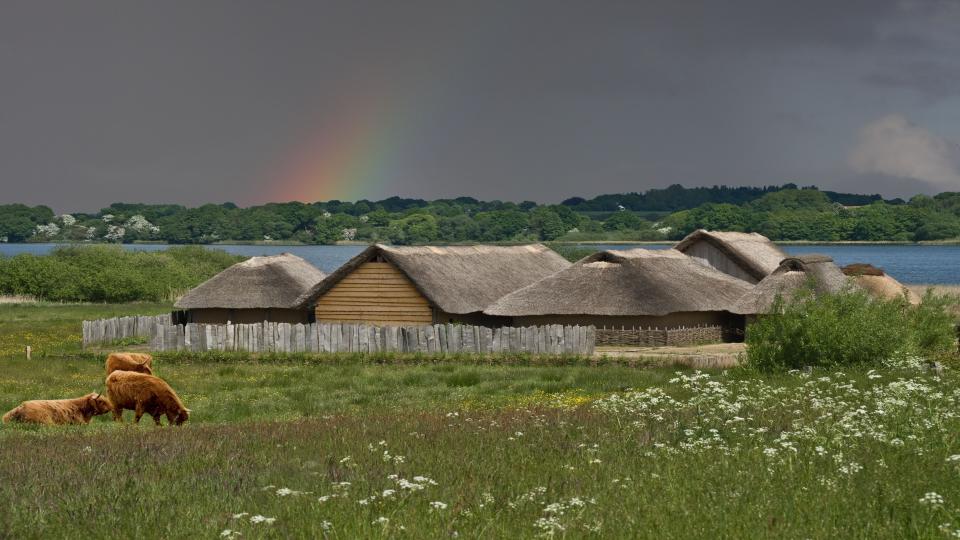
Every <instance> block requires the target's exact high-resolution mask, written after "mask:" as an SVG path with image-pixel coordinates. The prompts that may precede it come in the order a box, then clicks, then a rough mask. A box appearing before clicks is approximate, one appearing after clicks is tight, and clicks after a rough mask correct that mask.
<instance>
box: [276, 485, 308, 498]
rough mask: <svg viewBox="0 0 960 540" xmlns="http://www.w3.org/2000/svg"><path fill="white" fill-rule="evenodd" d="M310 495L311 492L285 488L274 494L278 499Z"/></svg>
mask: <svg viewBox="0 0 960 540" xmlns="http://www.w3.org/2000/svg"><path fill="white" fill-rule="evenodd" d="M310 493H311V492H309V491H296V490H293V489H290V488H285V487H284V488H280V489H278V490H277V491H276V494H277V496H278V497H290V496H293V497H296V496H299V495H309V494H310Z"/></svg>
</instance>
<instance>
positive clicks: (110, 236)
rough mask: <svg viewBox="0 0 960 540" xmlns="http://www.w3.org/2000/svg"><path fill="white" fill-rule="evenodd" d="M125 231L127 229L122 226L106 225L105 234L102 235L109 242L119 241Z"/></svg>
mask: <svg viewBox="0 0 960 540" xmlns="http://www.w3.org/2000/svg"><path fill="white" fill-rule="evenodd" d="M126 233H127V231H126V230H125V229H124V228H123V227H119V226H117V225H110V226H108V227H107V234H105V235H103V237H104V238H105V239H107V240H109V241H111V242H120V241H121V240H123V236H124V235H125V234H126Z"/></svg>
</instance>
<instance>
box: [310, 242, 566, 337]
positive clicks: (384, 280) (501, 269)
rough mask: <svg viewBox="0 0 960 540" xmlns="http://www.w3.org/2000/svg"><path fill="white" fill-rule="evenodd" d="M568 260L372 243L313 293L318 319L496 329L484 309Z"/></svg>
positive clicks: (538, 253)
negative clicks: (473, 326) (450, 323)
mask: <svg viewBox="0 0 960 540" xmlns="http://www.w3.org/2000/svg"><path fill="white" fill-rule="evenodd" d="M568 266H570V263H569V262H568V261H567V260H566V259H564V258H563V257H561V256H560V255H559V254H557V253H556V252H555V251H553V250H551V249H550V248H548V247H546V246H543V245H540V244H534V245H526V246H446V247H432V246H419V247H395V246H385V245H379V244H378V245H373V246H370V247H369V248H367V249H365V250H364V251H363V252H361V253H360V254H359V255H357V256H356V257H354V258H353V259H351V260H350V261H348V262H347V263H346V264H344V265H343V266H341V267H340V268H339V269H337V270H336V271H335V272H333V273H332V274H330V275H329V276H328V277H327V278H326V279H324V280H323V281H322V282H320V283H319V284H318V285H317V286H316V287H314V288H313V289H311V290H310V291H309V293H308V294H306V295H305V296H304V297H303V298H302V299H301V302H302V306H303V307H304V308H305V309H311V310H312V311H313V312H314V313H315V316H316V320H317V321H363V322H371V323H377V324H396V325H416V324H434V323H447V322H462V323H466V324H476V325H487V326H501V325H503V324H504V322H505V319H504V318H500V317H493V316H489V315H484V314H483V313H482V312H483V309H484V308H486V307H487V306H489V305H490V304H491V303H493V302H494V301H495V300H497V299H498V298H500V297H502V296H503V295H505V294H507V293H510V292H513V291H515V290H517V289H519V288H521V287H525V286H527V285H530V284H531V283H533V282H535V281H537V280H538V279H541V278H543V277H546V276H548V275H550V274H552V273H554V272H557V271H558V270H562V269H563V268H566V267H568Z"/></svg>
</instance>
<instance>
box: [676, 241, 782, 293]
mask: <svg viewBox="0 0 960 540" xmlns="http://www.w3.org/2000/svg"><path fill="white" fill-rule="evenodd" d="M674 249H676V250H677V251H680V252H682V253H686V254H687V255H690V256H692V257H694V258H696V259H699V260H700V261H701V262H703V263H705V264H708V265H710V266H713V267H715V268H717V269H718V270H720V271H722V272H726V273H728V274H732V275H734V276H735V277H746V276H749V277H750V278H752V279H751V281H753V282H757V281H760V280H762V279H763V278H765V277H767V276H768V275H770V273H771V272H773V271H774V270H776V269H777V266H779V264H780V261H782V260H783V259H784V258H786V257H787V254H786V253H784V252H783V250H781V249H780V248H779V247H777V245H776V244H774V243H773V242H771V241H770V239H769V238H767V237H766V236H763V235H762V234H757V233H742V232H721V231H707V230H703V229H700V230H697V231H694V232H692V233H690V234H689V235H687V237H686V238H684V239H683V240H681V241H680V242H679V243H678V244H677V245H676V246H674ZM716 252H719V253H720V254H722V255H723V256H725V258H726V259H728V260H729V262H730V263H732V264H734V265H735V266H736V267H737V268H738V269H739V270H741V271H742V273H743V274H746V276H742V275H739V274H740V272H732V271H731V270H732V269H731V268H728V267H727V265H725V264H724V261H718V260H716V258H715V257H713V256H712V255H713V254H714V253H716Z"/></svg>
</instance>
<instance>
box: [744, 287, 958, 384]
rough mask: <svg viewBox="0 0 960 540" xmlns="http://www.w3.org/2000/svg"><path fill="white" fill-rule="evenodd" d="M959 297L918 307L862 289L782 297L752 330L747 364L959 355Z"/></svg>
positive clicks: (770, 366) (785, 365) (928, 300)
mask: <svg viewBox="0 0 960 540" xmlns="http://www.w3.org/2000/svg"><path fill="white" fill-rule="evenodd" d="M952 303H953V300H951V299H949V298H947V297H937V296H935V295H934V294H933V293H932V292H930V293H928V294H927V295H926V296H925V297H924V300H923V302H922V303H921V304H920V305H918V306H911V305H910V304H909V303H907V301H906V299H894V300H880V299H876V298H873V297H871V296H869V295H868V294H867V293H865V292H862V291H852V290H851V291H844V292H841V293H838V294H821V295H816V294H813V292H812V290H803V291H800V292H799V293H798V294H797V295H795V296H794V298H793V299H792V300H790V301H789V302H785V301H784V300H783V298H778V299H777V300H776V301H775V303H774V306H773V310H772V314H771V315H764V316H761V317H760V318H759V319H758V320H757V321H756V322H754V323H752V324H750V325H749V326H748V328H747V336H746V343H747V353H746V359H747V365H748V366H749V367H752V368H756V369H759V370H762V371H776V370H788V369H801V368H804V367H807V366H820V367H845V366H850V365H870V366H875V367H876V366H880V365H882V364H883V363H884V362H902V361H905V360H908V359H911V358H914V359H938V358H940V357H946V356H949V355H955V353H956V345H955V343H956V331H955V327H954V325H955V321H954V318H953V316H952V315H951V314H950V313H949V311H948V307H949V306H950V305H951V304H952Z"/></svg>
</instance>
